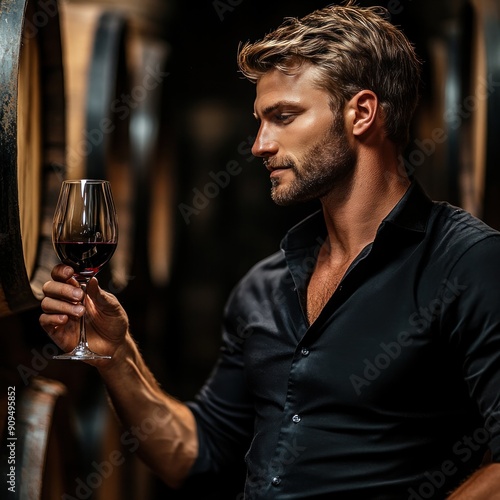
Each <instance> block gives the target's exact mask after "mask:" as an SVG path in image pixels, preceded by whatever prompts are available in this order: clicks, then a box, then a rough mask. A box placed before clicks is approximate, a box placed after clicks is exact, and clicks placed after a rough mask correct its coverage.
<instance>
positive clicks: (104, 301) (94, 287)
mask: <svg viewBox="0 0 500 500" xmlns="http://www.w3.org/2000/svg"><path fill="white" fill-rule="evenodd" d="M87 295H88V296H89V297H90V299H91V300H92V302H93V303H94V304H96V305H97V306H99V307H101V308H104V307H106V306H109V305H110V303H111V302H112V298H113V295H111V294H110V293H108V292H106V291H104V290H103V289H102V288H101V287H100V286H99V281H98V280H97V278H95V277H94V278H92V279H91V280H90V281H89V282H88V284H87Z"/></svg>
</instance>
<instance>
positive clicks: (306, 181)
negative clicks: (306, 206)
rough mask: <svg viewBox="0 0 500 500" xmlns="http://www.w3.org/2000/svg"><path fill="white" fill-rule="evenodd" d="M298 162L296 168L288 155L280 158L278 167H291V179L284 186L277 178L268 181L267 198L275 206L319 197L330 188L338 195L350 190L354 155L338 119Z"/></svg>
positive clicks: (325, 193)
mask: <svg viewBox="0 0 500 500" xmlns="http://www.w3.org/2000/svg"><path fill="white" fill-rule="evenodd" d="M300 164H301V168H298V167H297V165H296V164H295V162H293V160H291V159H290V158H287V157H285V158H282V159H281V161H280V166H284V167H288V168H290V169H291V171H292V172H293V180H292V181H291V182H290V183H289V184H288V185H286V186H285V185H283V184H282V183H280V180H279V179H272V180H271V198H272V200H273V201H274V202H275V203H276V204H277V205H282V206H287V205H294V204H297V203H303V202H308V201H311V200H317V199H321V198H323V197H325V196H327V195H328V194H330V193H331V192H332V191H333V190H335V191H336V192H338V193H339V195H342V196H343V195H346V194H347V193H348V192H349V191H350V189H351V184H352V179H353V177H354V170H355V165H356V155H355V153H354V151H353V149H352V148H351V147H350V145H349V142H348V140H347V135H346V133H345V128H344V123H343V121H342V119H337V120H335V121H334V123H333V124H332V127H331V128H330V130H329V131H328V132H327V134H326V135H325V137H323V138H322V139H320V140H319V141H318V142H317V143H316V144H313V145H312V146H311V147H310V148H309V150H308V151H306V153H305V154H304V156H303V157H302V158H301V160H300ZM273 166H276V165H273Z"/></svg>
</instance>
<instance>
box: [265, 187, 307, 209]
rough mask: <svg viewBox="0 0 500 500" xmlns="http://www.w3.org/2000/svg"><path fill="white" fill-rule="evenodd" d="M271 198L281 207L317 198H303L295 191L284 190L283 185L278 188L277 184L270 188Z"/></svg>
mask: <svg viewBox="0 0 500 500" xmlns="http://www.w3.org/2000/svg"><path fill="white" fill-rule="evenodd" d="M271 199H272V200H273V201H274V203H275V204H276V205H279V206H281V207H290V206H293V205H300V204H301V203H307V202H308V201H311V200H313V199H317V198H316V197H314V198H312V197H311V198H309V199H304V198H303V197H301V196H300V195H298V194H296V193H290V192H288V191H286V190H284V189H283V187H281V188H280V187H278V186H273V187H272V188H271Z"/></svg>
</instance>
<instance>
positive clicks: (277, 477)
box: [271, 476, 281, 486]
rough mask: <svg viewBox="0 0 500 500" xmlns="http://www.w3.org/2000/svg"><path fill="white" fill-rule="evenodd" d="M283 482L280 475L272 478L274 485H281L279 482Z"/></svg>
mask: <svg viewBox="0 0 500 500" xmlns="http://www.w3.org/2000/svg"><path fill="white" fill-rule="evenodd" d="M280 483H281V477H279V476H274V477H273V478H272V479H271V484H272V485H273V486H279V484H280Z"/></svg>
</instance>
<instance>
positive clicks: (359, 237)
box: [321, 165, 410, 261]
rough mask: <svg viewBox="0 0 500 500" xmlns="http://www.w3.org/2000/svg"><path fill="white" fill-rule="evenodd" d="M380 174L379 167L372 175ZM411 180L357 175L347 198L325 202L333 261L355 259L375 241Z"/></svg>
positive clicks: (326, 198)
mask: <svg viewBox="0 0 500 500" xmlns="http://www.w3.org/2000/svg"><path fill="white" fill-rule="evenodd" d="M374 171H375V172H376V167H375V168H373V165H372V170H371V172H374ZM409 185H410V181H409V179H408V178H406V177H402V176H401V175H397V174H392V175H387V176H384V175H373V174H371V175H362V172H361V173H360V174H359V175H356V176H355V178H354V179H353V182H352V185H351V188H350V190H349V192H348V193H345V194H344V196H342V197H340V196H336V195H335V193H332V194H331V195H329V196H326V197H325V198H323V199H322V200H321V203H322V208H323V215H324V218H325V223H326V227H327V231H328V241H329V249H328V250H329V253H330V255H331V258H332V259H333V260H337V261H347V260H352V259H354V258H355V257H356V255H358V254H359V252H360V251H361V250H362V249H363V248H364V247H365V246H366V245H367V244H369V243H371V242H372V241H373V240H374V239H375V235H376V233H377V229H378V227H379V226H380V224H381V222H382V220H383V219H384V218H385V217H386V216H387V215H388V214H389V212H390V211H391V210H392V209H393V208H394V207H395V206H396V205H397V203H398V202H399V201H400V200H401V198H402V197H403V195H404V194H405V192H406V191H407V189H408V187H409Z"/></svg>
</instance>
